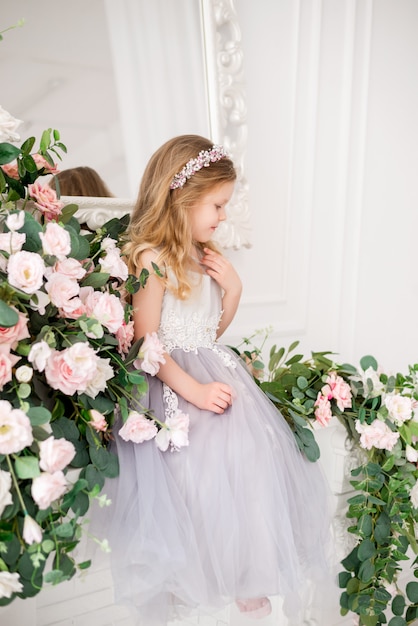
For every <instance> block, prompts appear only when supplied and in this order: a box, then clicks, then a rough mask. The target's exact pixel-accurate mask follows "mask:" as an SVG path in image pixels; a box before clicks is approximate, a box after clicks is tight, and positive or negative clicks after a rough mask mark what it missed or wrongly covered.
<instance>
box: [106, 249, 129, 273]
mask: <svg viewBox="0 0 418 626" xmlns="http://www.w3.org/2000/svg"><path fill="white" fill-rule="evenodd" d="M99 263H100V265H101V269H102V272H106V273H107V274H109V275H110V276H112V277H113V278H120V279H121V280H126V279H127V278H128V275H129V272H128V266H127V265H126V263H125V261H124V260H123V259H122V258H121V256H120V252H119V249H118V248H110V249H108V251H107V254H106V256H104V257H103V258H102V259H99Z"/></svg>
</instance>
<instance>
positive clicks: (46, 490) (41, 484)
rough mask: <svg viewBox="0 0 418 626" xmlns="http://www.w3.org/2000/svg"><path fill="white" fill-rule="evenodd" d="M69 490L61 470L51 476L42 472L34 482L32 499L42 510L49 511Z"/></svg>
mask: <svg viewBox="0 0 418 626" xmlns="http://www.w3.org/2000/svg"><path fill="white" fill-rule="evenodd" d="M66 490H67V481H66V479H65V476H64V474H63V472H62V471H61V470H58V471H57V472H54V473H53V474H49V473H48V472H42V474H40V476H37V477H36V478H34V479H33V481H32V489H31V493H32V498H33V499H34V500H35V502H36V504H37V505H38V506H39V508H40V509H47V508H48V507H49V506H50V505H51V504H52V502H54V500H57V499H58V498H60V497H61V496H62V495H63V494H64V493H65V491H66Z"/></svg>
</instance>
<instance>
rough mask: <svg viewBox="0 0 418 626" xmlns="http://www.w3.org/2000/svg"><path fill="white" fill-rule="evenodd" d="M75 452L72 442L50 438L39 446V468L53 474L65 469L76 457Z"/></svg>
mask: <svg viewBox="0 0 418 626" xmlns="http://www.w3.org/2000/svg"><path fill="white" fill-rule="evenodd" d="M75 452H76V450H75V448H74V445H73V444H72V443H71V441H67V439H62V438H61V439H55V438H54V437H48V439H45V440H44V441H41V442H40V444H39V467H40V468H41V469H42V470H44V471H45V472H49V473H50V474H53V473H54V472H57V471H58V470H62V469H64V467H66V466H67V465H68V464H69V463H70V462H71V461H72V460H73V458H74V457H75Z"/></svg>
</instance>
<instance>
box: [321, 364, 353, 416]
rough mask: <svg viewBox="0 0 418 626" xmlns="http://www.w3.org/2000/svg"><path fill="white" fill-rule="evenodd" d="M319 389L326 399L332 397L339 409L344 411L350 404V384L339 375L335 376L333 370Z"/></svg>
mask: <svg viewBox="0 0 418 626" xmlns="http://www.w3.org/2000/svg"><path fill="white" fill-rule="evenodd" d="M321 391H322V394H323V395H324V396H326V397H327V398H328V400H332V399H334V400H335V401H336V403H337V407H338V408H339V409H340V411H344V409H348V408H349V407H351V405H352V400H351V398H352V395H351V389H350V385H348V384H347V383H346V382H345V380H344V379H343V378H342V377H341V376H337V374H336V373H335V372H332V373H331V374H329V376H328V377H327V380H326V382H325V385H324V386H323V387H322V389H321Z"/></svg>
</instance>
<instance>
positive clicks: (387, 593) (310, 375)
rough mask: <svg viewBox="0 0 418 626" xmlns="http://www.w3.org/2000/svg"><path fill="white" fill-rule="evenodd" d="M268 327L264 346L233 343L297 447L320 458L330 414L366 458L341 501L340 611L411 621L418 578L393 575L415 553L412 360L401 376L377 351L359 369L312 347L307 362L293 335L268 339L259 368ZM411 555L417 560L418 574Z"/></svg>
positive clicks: (416, 401) (416, 392) (417, 392)
mask: <svg viewBox="0 0 418 626" xmlns="http://www.w3.org/2000/svg"><path fill="white" fill-rule="evenodd" d="M268 334H269V331H265V333H264V338H263V340H262V345H261V347H257V346H255V345H254V343H253V340H254V338H255V337H257V336H258V335H260V332H257V333H255V335H253V336H252V337H250V338H248V339H244V340H243V344H244V345H245V350H243V351H242V350H240V348H241V346H240V347H239V348H233V349H234V350H235V352H237V354H240V355H241V357H242V358H243V360H244V362H245V363H246V364H247V366H248V367H249V369H250V371H251V372H252V374H253V375H254V378H255V380H256V382H257V383H258V384H259V385H260V387H261V389H262V390H263V391H264V392H265V393H266V395H267V396H268V397H269V398H270V400H271V401H272V402H273V403H274V404H275V405H276V406H277V408H278V409H279V410H280V412H281V413H282V415H283V416H284V418H285V419H286V421H287V422H288V424H289V426H290V428H291V429H292V431H293V433H294V435H295V438H296V441H297V443H298V445H299V447H300V449H301V451H302V452H303V453H304V454H305V455H306V456H307V458H308V459H309V460H310V461H316V460H317V459H318V457H319V448H318V446H314V445H313V444H312V441H314V432H315V429H316V428H318V427H326V425H327V424H328V423H329V421H330V420H331V418H336V419H337V420H338V421H339V422H340V423H341V424H342V425H343V426H344V428H345V429H346V433H347V436H348V438H349V440H350V441H351V445H352V446H354V448H355V449H357V450H358V451H359V458H360V459H362V460H361V464H360V465H359V466H358V467H356V468H354V469H353V470H352V472H351V474H352V480H351V486H352V489H353V495H351V496H350V497H348V499H347V507H348V508H347V518H348V519H349V522H350V525H349V527H348V530H347V532H348V533H350V534H351V535H352V536H353V537H354V541H355V546H354V548H353V549H352V550H351V551H350V553H349V554H348V555H347V556H346V557H345V558H344V559H343V560H342V561H341V565H342V567H343V570H342V571H341V572H340V573H339V576H338V584H339V587H340V588H341V590H342V592H341V596H340V606H341V615H346V614H347V613H348V612H350V611H351V612H353V613H355V614H357V615H358V616H359V625H360V626H377V625H379V624H386V623H388V624H389V626H404V625H407V624H412V623H414V622H415V621H416V619H417V617H418V582H409V583H408V584H407V585H406V587H405V590H404V591H402V590H401V589H400V588H399V586H398V577H399V572H400V571H401V568H402V566H403V564H404V563H407V562H409V561H410V560H411V556H410V554H411V553H412V554H414V555H416V554H418V543H417V539H416V536H415V535H416V531H415V528H416V524H417V522H418V509H417V504H418V482H417V480H418V469H417V461H418V446H417V441H418V408H417V407H418V364H416V365H414V366H410V367H409V372H408V374H406V375H404V374H400V373H398V374H397V375H396V376H387V375H386V374H384V373H379V367H378V363H377V361H376V359H375V358H374V357H373V356H365V357H363V358H362V359H361V360H360V368H356V367H354V366H353V365H350V364H347V363H345V364H338V363H336V362H335V361H334V360H333V358H332V354H331V353H329V352H312V354H311V358H309V359H307V360H305V359H304V357H303V355H301V354H297V353H296V354H292V353H293V352H294V350H295V349H296V348H297V346H298V342H294V343H293V344H291V345H290V346H289V348H288V349H285V348H283V347H281V348H277V346H275V345H274V346H273V347H272V348H271V349H270V352H269V359H268V365H267V368H266V369H265V368H264V365H263V363H262V357H261V354H262V350H263V348H264V345H265V342H266V339H267V337H268ZM255 363H257V368H255V369H254V364H255ZM417 563H418V558H415V559H414V560H413V563H412V567H413V571H414V575H415V577H417V578H418V567H417ZM390 612H391V613H392V617H391V618H390V619H389V621H388V614H389V613H390Z"/></svg>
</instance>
